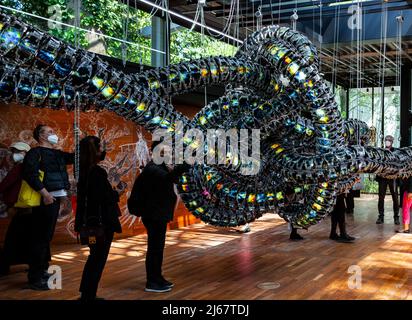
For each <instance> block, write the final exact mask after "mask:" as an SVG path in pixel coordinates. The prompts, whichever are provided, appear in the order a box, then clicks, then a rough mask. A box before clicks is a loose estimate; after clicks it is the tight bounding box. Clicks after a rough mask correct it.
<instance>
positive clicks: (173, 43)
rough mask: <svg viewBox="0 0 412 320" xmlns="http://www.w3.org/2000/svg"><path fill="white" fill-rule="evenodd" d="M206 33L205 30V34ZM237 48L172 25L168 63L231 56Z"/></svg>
mask: <svg viewBox="0 0 412 320" xmlns="http://www.w3.org/2000/svg"><path fill="white" fill-rule="evenodd" d="M207 32H208V31H207V30H205V33H207ZM236 51H237V48H236V47H235V46H233V45H231V44H230V43H228V41H226V42H224V41H219V40H217V39H214V38H212V37H210V36H208V35H206V34H205V35H204V36H203V37H202V35H201V34H200V33H199V32H196V31H190V30H189V29H187V28H185V27H182V26H179V25H176V24H172V27H171V35H170V62H171V63H178V62H181V61H186V60H190V59H198V58H202V57H209V56H219V55H221V56H233V55H234V54H235V53H236Z"/></svg>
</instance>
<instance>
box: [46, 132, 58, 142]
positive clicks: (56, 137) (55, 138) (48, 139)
mask: <svg viewBox="0 0 412 320" xmlns="http://www.w3.org/2000/svg"><path fill="white" fill-rule="evenodd" d="M47 141H49V142H50V143H51V144H57V143H58V142H59V137H58V136H57V135H55V134H52V135H50V136H48V137H47Z"/></svg>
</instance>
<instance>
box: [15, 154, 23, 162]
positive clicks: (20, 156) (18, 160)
mask: <svg viewBox="0 0 412 320" xmlns="http://www.w3.org/2000/svg"><path fill="white" fill-rule="evenodd" d="M23 159H24V154H22V153H13V161H14V162H21V161H23Z"/></svg>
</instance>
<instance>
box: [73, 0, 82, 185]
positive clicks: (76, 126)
mask: <svg viewBox="0 0 412 320" xmlns="http://www.w3.org/2000/svg"><path fill="white" fill-rule="evenodd" d="M74 4H75V22H74V23H75V29H74V42H75V46H76V49H79V28H80V10H81V8H80V0H75V3H74ZM74 103H75V107H74V123H73V131H74V145H75V150H74V180H75V182H76V188H77V184H78V182H79V173H80V94H79V92H78V91H76V92H75V101H74Z"/></svg>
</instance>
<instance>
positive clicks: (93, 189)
mask: <svg viewBox="0 0 412 320" xmlns="http://www.w3.org/2000/svg"><path fill="white" fill-rule="evenodd" d="M103 157H104V151H102V148H101V145H100V139H99V138H97V137H93V136H88V137H86V138H84V139H82V140H81V142H80V172H79V183H78V186H77V211H76V221H75V230H76V231H77V232H80V231H81V230H82V228H83V229H84V228H87V227H95V226H97V225H99V224H101V225H102V227H103V230H104V238H103V240H102V241H99V239H97V240H98V241H97V242H96V243H94V244H93V243H89V248H90V255H89V257H88V259H87V262H86V265H85V266H84V270H83V276H82V281H81V284H80V292H81V300H95V299H96V292H97V287H98V284H99V281H100V277H101V275H102V272H103V269H104V266H105V264H106V261H107V257H108V255H109V251H110V246H111V243H112V240H113V234H114V233H115V232H116V233H121V232H122V228H121V224H120V221H119V215H120V209H119V206H118V204H117V203H118V201H119V194H118V192H117V191H115V190H113V188H112V186H111V185H110V183H109V180H108V179H107V173H106V171H105V170H104V169H103V168H102V167H100V166H99V165H98V163H99V161H101V160H102V158H103Z"/></svg>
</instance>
